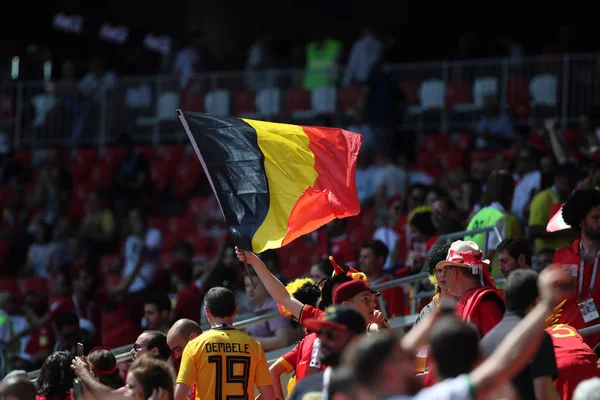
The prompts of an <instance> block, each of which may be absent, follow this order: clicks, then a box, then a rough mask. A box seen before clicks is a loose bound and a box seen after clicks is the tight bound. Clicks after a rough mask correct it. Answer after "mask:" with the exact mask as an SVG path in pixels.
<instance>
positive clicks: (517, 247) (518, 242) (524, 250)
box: [496, 236, 531, 265]
mask: <svg viewBox="0 0 600 400" xmlns="http://www.w3.org/2000/svg"><path fill="white" fill-rule="evenodd" d="M504 250H506V252H507V253H508V254H509V255H510V256H511V257H512V258H514V259H515V260H517V259H518V258H519V256H520V255H521V254H523V255H524V256H525V263H527V265H531V247H530V246H529V242H528V241H527V238H524V237H522V236H521V237H511V238H506V239H504V240H503V241H501V242H500V244H498V246H497V247H496V252H497V253H499V252H501V251H504Z"/></svg>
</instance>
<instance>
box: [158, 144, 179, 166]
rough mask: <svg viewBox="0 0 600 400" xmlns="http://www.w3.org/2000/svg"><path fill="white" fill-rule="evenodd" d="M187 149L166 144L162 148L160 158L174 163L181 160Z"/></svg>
mask: <svg viewBox="0 0 600 400" xmlns="http://www.w3.org/2000/svg"><path fill="white" fill-rule="evenodd" d="M184 151H185V147H184V146H183V145H180V144H166V145H163V146H161V147H160V149H159V154H160V158H162V159H164V160H166V161H167V162H169V163H173V162H176V161H179V160H181V157H182V156H183V152H184Z"/></svg>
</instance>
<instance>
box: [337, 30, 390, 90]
mask: <svg viewBox="0 0 600 400" xmlns="http://www.w3.org/2000/svg"><path fill="white" fill-rule="evenodd" d="M382 53H383V44H382V43H381V41H380V40H379V39H378V38H377V36H376V35H375V32H374V30H373V28H371V27H363V29H362V35H361V36H360V38H358V39H357V40H356V41H355V42H354V44H352V48H351V49H350V55H349V57H348V65H347V66H346V72H345V73H344V81H343V83H344V86H348V85H350V84H352V83H359V84H364V83H366V82H367V79H368V78H369V74H370V73H371V67H372V66H373V65H374V64H375V63H376V62H378V61H379V60H380V59H381V55H382Z"/></svg>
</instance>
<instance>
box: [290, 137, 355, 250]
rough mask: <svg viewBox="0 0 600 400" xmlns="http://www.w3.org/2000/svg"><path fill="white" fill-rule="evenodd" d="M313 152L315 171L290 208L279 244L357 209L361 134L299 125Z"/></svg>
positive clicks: (348, 214) (352, 213)
mask: <svg viewBox="0 0 600 400" xmlns="http://www.w3.org/2000/svg"><path fill="white" fill-rule="evenodd" d="M302 129H303V130H304V132H305V133H306V136H308V138H309V139H310V143H309V145H308V146H309V148H310V150H311V151H312V152H313V154H314V155H315V165H314V168H315V171H316V172H317V174H318V177H317V179H316V180H315V183H314V185H313V186H312V187H308V188H306V189H305V190H304V193H302V195H301V196H300V198H299V199H298V201H297V202H296V205H295V206H294V208H293V209H292V212H291V214H290V218H289V220H288V231H287V234H286V236H285V238H284V239H283V242H282V246H285V245H286V244H287V243H290V242H291V241H293V240H294V239H296V238H298V237H300V236H302V235H305V234H307V233H310V232H312V231H314V230H316V229H318V228H320V227H321V226H323V225H324V224H326V223H328V222H330V221H332V220H333V219H335V218H346V217H351V216H354V215H357V214H358V213H359V212H360V203H359V201H358V194H357V191H356V162H357V158H358V151H359V150H360V145H361V143H362V136H360V135H358V134H356V133H352V132H348V131H345V130H343V129H334V128H318V127H308V126H303V127H302Z"/></svg>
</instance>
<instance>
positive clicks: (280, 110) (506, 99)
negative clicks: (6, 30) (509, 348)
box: [0, 54, 600, 147]
mask: <svg viewBox="0 0 600 400" xmlns="http://www.w3.org/2000/svg"><path fill="white" fill-rule="evenodd" d="M599 60H600V56H599V55H598V54H565V55H560V56H536V57H523V58H520V59H511V58H490V59H477V60H458V61H441V62H427V63H410V64H408V63H407V64H391V65H386V66H385V68H384V70H385V71H386V72H387V74H388V77H389V79H390V80H391V81H393V82H394V83H393V84H394V85H395V86H396V87H397V88H399V90H401V93H402V96H403V98H404V100H405V101H404V102H401V103H402V104H403V107H401V109H400V110H401V111H403V113H402V114H403V116H402V117H400V114H398V116H399V118H402V121H401V123H402V126H403V128H404V129H406V130H413V131H416V132H422V131H436V132H449V131H456V130H464V129H472V128H473V127H474V126H475V125H476V124H477V122H478V120H479V119H480V116H481V111H482V110H483V107H484V104H485V101H486V98H487V97H488V96H489V95H495V96H496V98H497V99H498V101H499V105H500V106H501V107H502V108H504V109H506V110H509V111H510V112H511V113H512V115H513V116H514V117H515V120H516V122H517V125H519V124H524V125H525V124H526V125H534V126H535V125H536V124H540V123H541V122H542V120H543V119H545V118H547V117H549V116H554V117H559V118H560V121H561V124H562V125H563V127H565V126H567V125H572V124H577V123H578V122H579V119H580V117H581V115H582V114H585V113H587V112H589V110H590V108H591V107H592V106H593V105H594V103H595V102H596V101H597V98H596V97H597V96H598V94H597V93H598V90H596V88H597V86H598V82H600V79H599V76H598V74H599V73H600V62H599ZM333 75H334V78H333V79H328V81H327V82H326V85H324V86H321V87H318V88H314V89H313V88H311V90H306V89H304V88H303V86H302V85H303V76H304V71H303V70H302V69H281V70H275V69H269V70H264V71H252V72H248V71H231V72H213V73H204V74H197V75H195V76H194V78H192V80H191V81H190V82H189V83H188V84H187V85H185V86H184V87H182V85H181V84H180V82H179V79H178V78H177V77H175V76H172V75H153V76H143V77H135V76H126V77H118V78H115V79H114V83H113V84H111V85H110V90H104V91H100V92H98V93H97V94H96V95H95V96H94V97H86V96H83V95H82V94H81V92H79V91H78V90H77V85H78V83H77V82H74V83H73V82H62V81H53V82H50V81H20V80H16V81H10V80H8V81H7V82H4V84H3V85H2V86H0V109H1V112H0V129H1V130H4V131H6V132H10V133H12V135H13V137H14V141H15V144H16V146H17V147H31V146H37V147H40V146H57V145H86V146H100V147H105V146H107V145H110V144H111V143H112V141H113V140H114V139H115V138H116V136H117V135H118V134H119V133H121V132H124V131H126V132H129V133H130V134H131V135H132V136H134V138H135V139H136V140H137V141H138V142H140V143H155V144H156V143H160V142H164V141H175V140H185V136H184V133H183V131H182V129H181V127H180V124H179V121H178V120H177V116H176V114H175V109H177V108H183V109H186V110H190V111H202V112H207V113H213V114H221V115H237V116H241V117H249V118H257V119H265V120H273V121H281V122H298V123H302V122H305V123H309V124H310V123H314V122H316V123H318V124H322V123H325V121H323V120H316V121H315V120H314V117H317V116H319V115H336V116H338V117H340V121H339V123H340V124H343V125H345V126H349V125H352V124H353V123H355V122H356V121H355V119H354V116H355V113H354V112H355V110H356V109H357V107H358V106H359V104H360V100H361V94H362V91H361V89H360V88H357V87H353V86H350V87H342V86H341V85H340V82H341V77H342V76H343V69H342V68H339V69H338V70H337V71H335V72H334V74H333ZM328 76H331V73H330V72H328ZM397 122H400V121H397Z"/></svg>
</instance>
